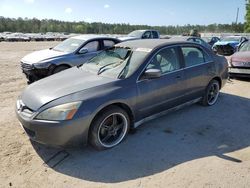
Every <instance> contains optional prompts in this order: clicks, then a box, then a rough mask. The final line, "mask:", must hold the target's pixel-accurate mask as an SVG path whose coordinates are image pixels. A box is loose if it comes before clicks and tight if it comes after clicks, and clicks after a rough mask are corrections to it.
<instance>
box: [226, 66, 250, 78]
mask: <svg viewBox="0 0 250 188" xmlns="http://www.w3.org/2000/svg"><path fill="white" fill-rule="evenodd" d="M228 72H229V74H230V75H232V76H239V77H250V68H244V67H241V68H235V67H229V68H228Z"/></svg>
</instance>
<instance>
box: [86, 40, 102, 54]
mask: <svg viewBox="0 0 250 188" xmlns="http://www.w3.org/2000/svg"><path fill="white" fill-rule="evenodd" d="M83 48H86V49H88V51H89V52H96V51H98V49H99V42H98V41H91V42H89V43H87V44H86V45H85V46H84V47H83Z"/></svg>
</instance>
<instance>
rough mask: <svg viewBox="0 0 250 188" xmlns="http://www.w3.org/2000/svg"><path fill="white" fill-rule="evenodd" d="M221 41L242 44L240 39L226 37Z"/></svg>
mask: <svg viewBox="0 0 250 188" xmlns="http://www.w3.org/2000/svg"><path fill="white" fill-rule="evenodd" d="M221 41H237V42H240V37H225V38H223V39H222V40H221Z"/></svg>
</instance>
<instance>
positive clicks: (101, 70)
mask: <svg viewBox="0 0 250 188" xmlns="http://www.w3.org/2000/svg"><path fill="white" fill-rule="evenodd" d="M121 62H122V61H121ZM113 64H117V62H116V63H109V64H107V65H104V66H102V67H100V68H99V69H98V71H97V75H99V74H101V73H103V72H104V71H105V70H103V69H104V68H105V67H108V66H110V65H113ZM119 64H120V63H119Z"/></svg>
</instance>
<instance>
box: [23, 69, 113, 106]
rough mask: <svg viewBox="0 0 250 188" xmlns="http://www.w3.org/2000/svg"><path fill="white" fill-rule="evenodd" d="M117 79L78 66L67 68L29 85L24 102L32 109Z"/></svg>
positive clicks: (24, 93)
mask: <svg viewBox="0 0 250 188" xmlns="http://www.w3.org/2000/svg"><path fill="white" fill-rule="evenodd" d="M114 80H116V79H111V78H106V77H102V76H98V75H96V74H93V73H89V72H86V71H83V70H81V69H79V68H77V67H73V68H70V69H67V70H65V71H62V72H59V73H57V74H55V75H52V76H49V77H47V78H44V79H42V80H39V81H37V82H35V83H33V84H31V85H29V86H28V87H27V88H26V89H25V90H24V91H23V93H22V95H21V100H22V102H23V103H24V104H25V105H26V106H27V107H28V108H30V109H31V110H34V111H36V110H38V109H39V108H40V107H41V106H43V105H45V104H47V103H49V102H51V101H53V100H56V99H58V98H61V97H64V96H66V95H69V94H73V93H76V92H80V91H83V90H87V89H91V88H94V87H97V86H101V85H104V84H107V83H110V82H112V81H114Z"/></svg>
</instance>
